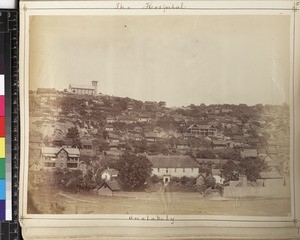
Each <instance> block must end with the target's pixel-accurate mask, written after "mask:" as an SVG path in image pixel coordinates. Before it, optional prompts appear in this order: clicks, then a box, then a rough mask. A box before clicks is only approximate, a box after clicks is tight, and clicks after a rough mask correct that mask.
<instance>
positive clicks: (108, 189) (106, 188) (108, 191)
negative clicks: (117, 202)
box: [97, 181, 121, 195]
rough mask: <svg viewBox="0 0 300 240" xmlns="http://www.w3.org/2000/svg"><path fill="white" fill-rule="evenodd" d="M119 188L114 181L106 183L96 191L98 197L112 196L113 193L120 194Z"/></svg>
mask: <svg viewBox="0 0 300 240" xmlns="http://www.w3.org/2000/svg"><path fill="white" fill-rule="evenodd" d="M120 191H121V188H120V186H119V184H118V182H116V181H106V182H104V183H102V184H101V186H100V187H99V188H98V189H97V192H98V194H99V195H113V194H114V193H115V192H120Z"/></svg>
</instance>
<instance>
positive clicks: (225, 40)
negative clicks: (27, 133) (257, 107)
mask: <svg viewBox="0 0 300 240" xmlns="http://www.w3.org/2000/svg"><path fill="white" fill-rule="evenodd" d="M289 30H290V28H289V17H288V16H279V15H277V16H257V15H256V16H250V15H249V16H93V17H83V16H76V17H75V16H69V17H68V16H50V17H49V16H48V17H45V16H36V17H32V19H31V25H30V89H33V90H35V89H36V88H38V87H54V88H56V89H60V90H62V89H64V88H68V86H69V84H70V83H73V84H87V85H90V84H91V81H93V80H96V81H99V83H98V91H99V92H101V93H103V94H108V95H113V96H120V97H130V98H134V99H137V100H142V101H145V100H151V101H166V102H167V105H168V106H187V105H189V104H195V105H199V104H201V103H206V104H215V103H232V104H239V103H246V104H249V105H254V104H257V103H263V104H282V103H283V102H287V103H288V102H289V78H290V77H289V68H290V60H289V58H290V56H289V48H290V45H289V41H290V39H289Z"/></svg>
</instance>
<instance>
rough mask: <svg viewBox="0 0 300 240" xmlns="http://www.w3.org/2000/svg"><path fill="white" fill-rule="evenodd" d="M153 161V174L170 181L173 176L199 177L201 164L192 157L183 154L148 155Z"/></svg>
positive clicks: (164, 180)
mask: <svg viewBox="0 0 300 240" xmlns="http://www.w3.org/2000/svg"><path fill="white" fill-rule="evenodd" d="M147 158H148V159H149V160H150V162H151V163H152V174H153V175H157V176H158V177H161V178H163V182H164V183H168V182H169V181H170V179H171V178H172V177H184V176H185V177H194V178H196V177H198V175H199V165H198V164H197V163H196V162H195V161H194V160H193V159H192V158H191V157H190V156H183V155H174V156H171V155H168V156H165V155H154V156H147Z"/></svg>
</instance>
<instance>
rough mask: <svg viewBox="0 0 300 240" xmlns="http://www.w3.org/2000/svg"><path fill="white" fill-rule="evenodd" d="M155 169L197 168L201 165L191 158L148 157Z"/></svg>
mask: <svg viewBox="0 0 300 240" xmlns="http://www.w3.org/2000/svg"><path fill="white" fill-rule="evenodd" d="M147 158H148V159H149V160H150V161H151V163H152V165H153V167H156V168H188V167H191V168H195V167H199V165H198V164H197V163H196V162H195V161H194V160H193V159H192V158H191V157H190V156H178V155H176V156H170V155H169V156H164V155H155V156H147Z"/></svg>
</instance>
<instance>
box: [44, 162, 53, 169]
mask: <svg viewBox="0 0 300 240" xmlns="http://www.w3.org/2000/svg"><path fill="white" fill-rule="evenodd" d="M45 167H52V168H53V167H55V163H52V162H45Z"/></svg>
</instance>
